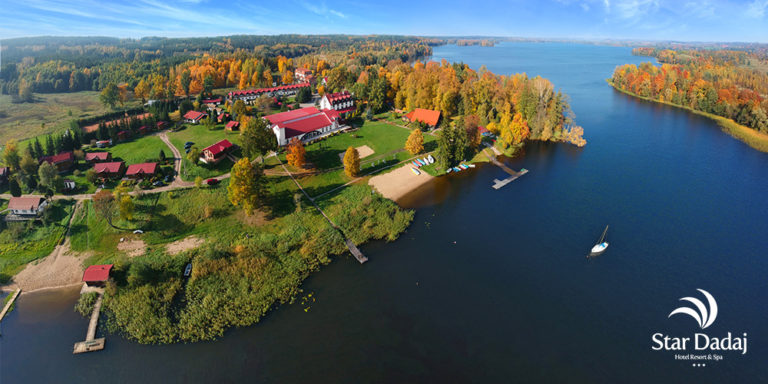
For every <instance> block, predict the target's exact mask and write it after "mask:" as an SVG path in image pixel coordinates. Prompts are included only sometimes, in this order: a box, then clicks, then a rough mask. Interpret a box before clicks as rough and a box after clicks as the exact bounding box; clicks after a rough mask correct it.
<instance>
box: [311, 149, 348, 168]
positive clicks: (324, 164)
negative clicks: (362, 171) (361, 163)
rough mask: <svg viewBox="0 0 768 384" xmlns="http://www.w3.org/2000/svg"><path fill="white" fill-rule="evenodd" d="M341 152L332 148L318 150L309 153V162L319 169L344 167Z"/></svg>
mask: <svg viewBox="0 0 768 384" xmlns="http://www.w3.org/2000/svg"><path fill="white" fill-rule="evenodd" d="M340 152H343V151H339V150H337V149H331V148H316V149H312V150H311V151H307V160H309V161H310V162H312V163H313V164H314V165H315V166H316V167H317V168H318V169H330V168H336V167H340V166H342V161H341V159H340V158H339V153H340Z"/></svg>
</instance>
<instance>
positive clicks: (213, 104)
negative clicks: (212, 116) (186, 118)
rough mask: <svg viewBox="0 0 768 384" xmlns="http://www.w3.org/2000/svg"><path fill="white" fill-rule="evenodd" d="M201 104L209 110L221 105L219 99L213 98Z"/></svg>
mask: <svg viewBox="0 0 768 384" xmlns="http://www.w3.org/2000/svg"><path fill="white" fill-rule="evenodd" d="M203 104H205V105H206V106H208V108H209V109H211V108H216V106H217V105H220V104H221V98H220V97H218V98H215V99H204V100H203Z"/></svg>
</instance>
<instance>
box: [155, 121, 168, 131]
mask: <svg viewBox="0 0 768 384" xmlns="http://www.w3.org/2000/svg"><path fill="white" fill-rule="evenodd" d="M167 126H168V123H166V122H165V121H158V122H157V130H158V131H160V130H163V129H165V127H167Z"/></svg>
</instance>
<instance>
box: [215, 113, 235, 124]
mask: <svg viewBox="0 0 768 384" xmlns="http://www.w3.org/2000/svg"><path fill="white" fill-rule="evenodd" d="M231 119H232V116H231V115H230V114H229V112H224V113H221V114H219V115H218V116H216V120H218V122H219V123H223V122H225V121H229V120H231Z"/></svg>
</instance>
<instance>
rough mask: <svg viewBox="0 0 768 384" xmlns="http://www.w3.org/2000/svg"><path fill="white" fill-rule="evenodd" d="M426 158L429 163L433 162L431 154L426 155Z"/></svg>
mask: <svg viewBox="0 0 768 384" xmlns="http://www.w3.org/2000/svg"><path fill="white" fill-rule="evenodd" d="M427 160H429V163H430V164H432V163H434V162H435V158H434V157H432V155H429V156H427Z"/></svg>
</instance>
